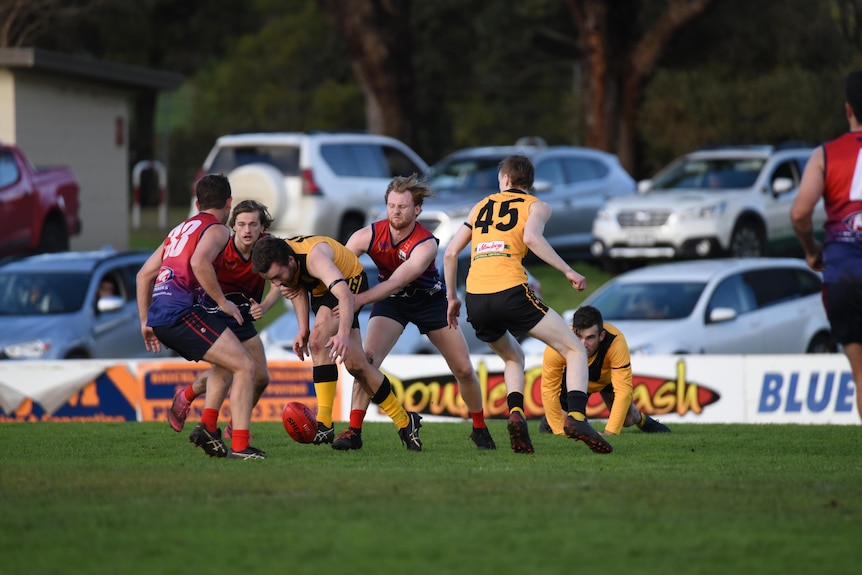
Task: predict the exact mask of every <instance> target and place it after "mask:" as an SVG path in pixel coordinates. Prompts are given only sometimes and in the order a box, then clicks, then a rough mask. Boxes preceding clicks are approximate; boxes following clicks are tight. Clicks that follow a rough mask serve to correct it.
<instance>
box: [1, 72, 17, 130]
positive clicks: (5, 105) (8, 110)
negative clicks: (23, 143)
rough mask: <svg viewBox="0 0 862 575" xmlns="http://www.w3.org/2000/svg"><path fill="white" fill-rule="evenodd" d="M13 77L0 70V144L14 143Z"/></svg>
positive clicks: (9, 73)
mask: <svg viewBox="0 0 862 575" xmlns="http://www.w3.org/2000/svg"><path fill="white" fill-rule="evenodd" d="M14 92H15V77H14V76H13V75H12V72H10V71H9V70H6V69H3V68H0V142H14V141H15V106H13V105H12V102H13V101H14V100H15V97H14Z"/></svg>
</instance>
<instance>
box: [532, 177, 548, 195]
mask: <svg viewBox="0 0 862 575" xmlns="http://www.w3.org/2000/svg"><path fill="white" fill-rule="evenodd" d="M550 189H551V182H549V181H547V180H536V181H535V182H533V192H535V193H539V194H541V193H543V192H547V191H548V190H550Z"/></svg>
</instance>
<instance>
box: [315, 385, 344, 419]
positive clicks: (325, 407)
mask: <svg viewBox="0 0 862 575" xmlns="http://www.w3.org/2000/svg"><path fill="white" fill-rule="evenodd" d="M336 387H338V381H320V382H314V393H315V394H316V395H317V421H319V422H320V423H322V424H323V425H325V426H326V427H332V406H333V404H334V403H335V389H336Z"/></svg>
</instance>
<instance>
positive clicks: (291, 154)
mask: <svg viewBox="0 0 862 575" xmlns="http://www.w3.org/2000/svg"><path fill="white" fill-rule="evenodd" d="M248 164H269V165H270V166H273V167H275V168H277V169H279V170H280V171H281V173H282V174H284V175H285V176H298V175H299V147H298V146H275V145H263V144H261V145H258V146H255V145H247V146H225V147H223V148H222V149H221V150H219V152H218V154H216V157H215V158H214V159H213V163H212V166H210V169H209V171H210V173H211V174H219V173H221V174H227V173H229V172H230V171H232V170H234V169H236V168H239V167H240V166H246V165H248Z"/></svg>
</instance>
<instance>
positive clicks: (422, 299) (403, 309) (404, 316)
mask: <svg viewBox="0 0 862 575" xmlns="http://www.w3.org/2000/svg"><path fill="white" fill-rule="evenodd" d="M448 306H449V304H448V302H447V300H446V293H445V292H443V291H442V290H440V291H437V292H435V293H433V294H428V293H427V292H417V293H416V294H415V295H412V296H406V297H397V296H392V297H388V298H386V299H384V300H382V301H379V302H377V303H375V304H374V307H373V308H371V317H377V316H382V317H388V318H390V319H394V320H395V321H397V322H398V323H400V324H401V325H402V326H407V324H408V323H411V322H412V323H414V324H416V327H418V328H419V333H421V334H426V333H428V332H429V331H436V330H438V329H442V328H444V327H446V326H447V325H449V320H448V319H447V318H446V310H447V308H448Z"/></svg>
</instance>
